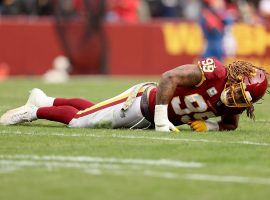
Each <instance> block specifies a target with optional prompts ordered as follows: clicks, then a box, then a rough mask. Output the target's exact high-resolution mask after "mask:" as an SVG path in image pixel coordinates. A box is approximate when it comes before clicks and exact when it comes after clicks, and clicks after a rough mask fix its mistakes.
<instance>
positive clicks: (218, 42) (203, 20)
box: [199, 0, 232, 60]
mask: <svg viewBox="0 0 270 200" xmlns="http://www.w3.org/2000/svg"><path fill="white" fill-rule="evenodd" d="M199 23H200V25H201V27H202V31H203V34H204V38H205V42H206V47H205V51H204V53H203V55H202V57H204V58H205V57H215V58H217V59H219V60H223V59H224V49H223V38H224V33H225V25H228V24H231V23H232V19H230V17H228V16H227V15H226V9H225V2H224V1H223V0H203V7H202V11H201V15H200V19H199Z"/></svg>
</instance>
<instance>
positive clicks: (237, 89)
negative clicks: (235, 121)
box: [220, 81, 252, 108]
mask: <svg viewBox="0 0 270 200" xmlns="http://www.w3.org/2000/svg"><path fill="white" fill-rule="evenodd" d="M245 89H246V84H245V83H244V82H243V81H241V82H239V83H231V84H228V83H227V84H226V85H225V88H224V90H223V91H222V93H221V96H220V99H221V101H222V102H223V103H224V104H225V105H226V106H228V107H236V108H247V107H251V106H252V102H251V101H252V97H251V94H250V92H248V91H246V90H245Z"/></svg>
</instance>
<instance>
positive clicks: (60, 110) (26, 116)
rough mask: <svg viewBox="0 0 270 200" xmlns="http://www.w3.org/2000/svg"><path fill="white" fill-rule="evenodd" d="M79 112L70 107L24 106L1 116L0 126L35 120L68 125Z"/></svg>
mask: <svg viewBox="0 0 270 200" xmlns="http://www.w3.org/2000/svg"><path fill="white" fill-rule="evenodd" d="M78 111H79V110H77V109H76V108H74V107H72V106H52V107H42V108H37V107H36V106H33V105H24V106H21V107H19V108H16V109H12V110H9V111H7V112H6V113H5V114H3V115H2V116H1V118H0V124H2V125H12V124H20V123H23V122H31V121H34V120H37V119H46V120H50V121H55V122H60V123H63V124H69V122H70V121H71V120H72V119H73V118H74V116H75V115H76V113H77V112H78Z"/></svg>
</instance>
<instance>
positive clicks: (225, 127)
mask: <svg viewBox="0 0 270 200" xmlns="http://www.w3.org/2000/svg"><path fill="white" fill-rule="evenodd" d="M237 128H238V124H219V130H220V131H234V130H236V129H237Z"/></svg>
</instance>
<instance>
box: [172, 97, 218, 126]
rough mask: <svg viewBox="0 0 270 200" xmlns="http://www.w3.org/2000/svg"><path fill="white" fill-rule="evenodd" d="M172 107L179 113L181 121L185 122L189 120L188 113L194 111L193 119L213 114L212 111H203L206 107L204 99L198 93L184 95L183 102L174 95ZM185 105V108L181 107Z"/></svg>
mask: <svg viewBox="0 0 270 200" xmlns="http://www.w3.org/2000/svg"><path fill="white" fill-rule="evenodd" d="M171 104H172V108H173V110H174V112H175V114H177V115H181V116H182V117H181V121H182V122H183V123H187V122H189V121H190V117H189V116H188V114H190V113H194V115H193V117H194V119H204V118H210V117H213V116H215V114H214V113H213V112H211V111H210V112H205V111H206V110H207V108H208V106H207V104H206V102H205V100H204V99H203V97H202V96H201V95H199V94H192V95H188V96H185V98H184V103H181V101H180V98H179V97H174V98H173V99H172V101H171ZM181 105H182V107H183V106H186V108H181Z"/></svg>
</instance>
